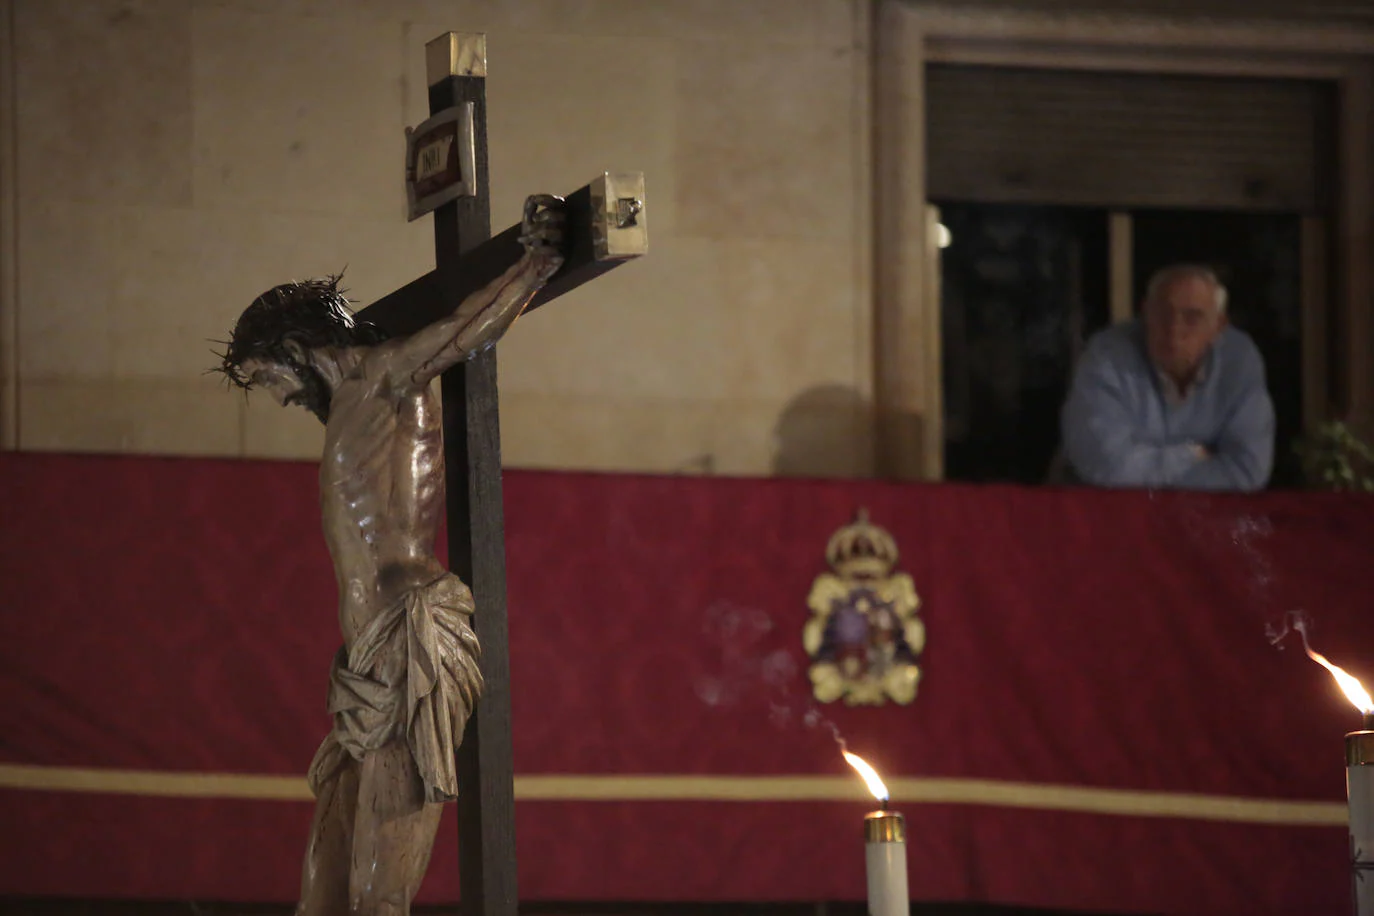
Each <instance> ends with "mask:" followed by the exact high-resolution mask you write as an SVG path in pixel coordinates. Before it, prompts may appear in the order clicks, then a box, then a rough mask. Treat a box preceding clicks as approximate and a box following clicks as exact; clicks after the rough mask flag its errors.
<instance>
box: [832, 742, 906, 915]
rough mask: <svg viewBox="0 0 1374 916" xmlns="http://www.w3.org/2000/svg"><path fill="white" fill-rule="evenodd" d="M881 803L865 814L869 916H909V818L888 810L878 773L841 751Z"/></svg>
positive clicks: (865, 853)
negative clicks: (907, 852)
mask: <svg viewBox="0 0 1374 916" xmlns="http://www.w3.org/2000/svg"><path fill="white" fill-rule="evenodd" d="M842 753H843V754H844V759H845V760H847V761H848V762H849V765H850V766H852V767H853V768H854V769H855V770H858V772H859V775H860V776H862V777H863V778H864V782H865V783H867V784H868V791H870V792H872V793H873V797H874V798H876V799H877V800H878V801H879V803H880V804H881V806H882V807H881V808H880V809H879V810H877V811H870V812H869V813H868V814H865V815H864V859H865V861H866V863H867V867H868V913H869V916H910V914H911V898H910V895H909V894H908V893H907V884H906V819H905V818H903V817H902V815H901V814H899V813H898V812H896V811H889V810H887V804H888V798H889V796H888V792H887V786H885V785H884V784H883V781H882V779H880V778H879V776H878V774H877V772H876V771H875V770H874V769H873V767H871V766H869V765H868V762H867V761H865V760H864V759H863V758H862V757H859V756H857V755H855V754H851V753H849V751H842Z"/></svg>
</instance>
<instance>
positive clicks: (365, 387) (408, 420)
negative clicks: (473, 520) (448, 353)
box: [320, 360, 444, 646]
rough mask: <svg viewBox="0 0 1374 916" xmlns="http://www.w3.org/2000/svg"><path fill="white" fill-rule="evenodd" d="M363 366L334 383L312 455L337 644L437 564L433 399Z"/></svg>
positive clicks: (439, 448)
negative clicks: (320, 448) (334, 585)
mask: <svg viewBox="0 0 1374 916" xmlns="http://www.w3.org/2000/svg"><path fill="white" fill-rule="evenodd" d="M368 368H369V367H368V361H367V360H364V361H363V363H362V365H361V366H359V367H358V369H356V370H355V371H354V372H353V373H352V374H350V375H349V376H348V377H347V378H345V379H344V381H343V382H342V383H341V384H340V385H339V386H338V387H337V389H336V390H335V391H334V394H333V400H332V403H331V406H330V412H329V422H328V423H327V424H326V425H325V447H324V457H323V460H322V461H321V463H320V503H321V509H322V514H323V519H324V534H325V540H326V542H327V543H328V545H329V552H330V555H331V556H332V557H333V559H334V568H335V570H336V574H337V577H338V585H339V626H340V628H341V629H342V630H343V637H344V644H345V645H346V646H352V644H353V641H354V639H355V638H356V636H357V634H358V633H359V632H360V631H361V630H362V628H363V627H365V626H367V624H368V622H369V621H370V620H371V619H372V618H373V617H375V616H376V615H377V614H378V613H380V612H381V611H383V610H385V609H386V608H388V607H390V606H391V605H392V604H393V603H394V602H395V601H397V600H398V599H400V598H401V597H402V596H403V595H404V594H405V593H406V592H407V591H409V590H411V589H413V588H416V587H418V586H420V585H423V584H425V583H427V582H429V581H431V580H433V579H434V578H435V577H436V576H438V575H440V574H441V573H442V572H443V566H442V565H441V564H440V563H439V561H438V559H437V558H436V557H435V556H434V541H435V537H436V535H437V533H438V527H439V520H440V518H441V514H442V512H443V510H444V448H443V427H442V416H441V411H440V408H439V403H438V399H437V398H435V397H434V395H433V394H432V393H431V392H430V390H429V389H428V388H427V387H425V388H420V389H418V390H411V391H408V392H403V393H397V392H395V391H393V390H391V389H390V386H389V384H388V383H387V382H386V381H385V380H384V376H383V375H382V373H372V372H369V371H368ZM374 374H375V375H376V376H379V377H372V376H373V375H374Z"/></svg>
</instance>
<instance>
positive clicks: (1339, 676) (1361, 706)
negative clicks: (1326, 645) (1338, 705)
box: [1303, 646, 1374, 715]
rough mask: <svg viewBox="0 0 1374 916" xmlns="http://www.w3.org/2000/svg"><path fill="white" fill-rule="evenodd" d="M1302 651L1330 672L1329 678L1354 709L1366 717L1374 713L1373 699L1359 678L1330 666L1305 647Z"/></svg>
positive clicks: (1322, 656) (1316, 653)
mask: <svg viewBox="0 0 1374 916" xmlns="http://www.w3.org/2000/svg"><path fill="white" fill-rule="evenodd" d="M1303 649H1304V650H1306V652H1307V657H1308V658H1310V659H1312V661H1314V662H1316V663H1317V664H1319V665H1321V666H1322V667H1323V668H1325V669H1326V670H1327V671H1330V672H1331V676H1332V677H1333V678H1335V679H1336V683H1337V684H1338V685H1339V686H1340V688H1341V692H1342V693H1344V694H1345V698H1346V699H1347V700H1349V701H1350V702H1351V703H1352V704H1353V705H1354V707H1355V708H1356V709H1358V710H1359V711H1360V712H1362V713H1364V714H1366V715H1368V714H1370V713H1374V698H1371V697H1370V696H1369V691H1368V690H1365V689H1364V685H1363V684H1361V683H1360V681H1359V678H1357V677H1355V676H1354V675H1352V674H1350V673H1349V672H1347V671H1346V670H1345V669H1344V668H1342V667H1340V666H1339V665H1333V664H1331V663H1330V662H1329V661H1327V660H1326V657H1325V656H1324V655H1322V654H1321V653H1320V652H1313V651H1312V650H1311V649H1309V648H1308V647H1307V646H1303Z"/></svg>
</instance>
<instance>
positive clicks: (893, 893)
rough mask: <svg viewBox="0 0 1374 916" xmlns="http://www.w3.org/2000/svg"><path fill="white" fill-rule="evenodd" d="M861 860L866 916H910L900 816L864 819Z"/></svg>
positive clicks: (879, 814)
mask: <svg viewBox="0 0 1374 916" xmlns="http://www.w3.org/2000/svg"><path fill="white" fill-rule="evenodd" d="M1370 769H1372V770H1374V767H1371V768H1370ZM864 859H865V861H866V863H867V865H868V914H869V916H911V898H910V895H909V894H908V893H907V885H906V820H905V819H904V818H903V817H902V816H901V815H900V814H898V813H897V812H895V811H888V810H886V809H884V810H882V811H871V812H869V813H868V814H866V815H864Z"/></svg>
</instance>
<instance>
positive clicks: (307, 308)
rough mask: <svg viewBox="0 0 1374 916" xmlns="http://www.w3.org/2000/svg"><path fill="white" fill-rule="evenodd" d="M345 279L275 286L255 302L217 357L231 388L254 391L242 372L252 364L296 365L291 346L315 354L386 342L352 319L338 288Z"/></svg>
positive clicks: (371, 327)
mask: <svg viewBox="0 0 1374 916" xmlns="http://www.w3.org/2000/svg"><path fill="white" fill-rule="evenodd" d="M342 277H343V274H341V273H340V274H336V275H333V276H329V277H325V278H323V279H317V280H301V281H295V282H291V283H283V284H281V285H280V286H274V287H273V288H272V289H270V290H268V291H267V292H265V293H263V294H262V295H261V296H259V297H258V298H256V299H254V300H253V304H252V305H250V306H248V308H246V309H244V311H243V314H242V315H240V316H239V320H238V323H237V324H235V325H234V330H233V333H231V334H230V335H229V340H228V341H220V343H221V344H224V346H225V349H224V351H223V352H222V353H216V354H215V355H216V356H218V357H219V358H220V365H219V366H218V367H216V370H215V371H218V372H221V373H223V374H224V376H225V377H226V378H227V379H228V380H229V381H230V383H231V384H234V385H237V386H238V387H240V388H243V389H248V388H251V387H252V382H251V380H250V379H249V378H248V377H247V376H245V375H244V374H243V373H242V372H241V371H240V369H239V367H240V366H242V365H243V364H244V363H245V362H246V361H248V360H249V359H254V358H256V359H264V360H270V361H273V362H281V363H287V364H290V363H291V362H293V360H292V358H291V351H290V350H288V349H287V347H286V343H287V341H294V342H295V343H296V344H297V345H299V346H300V347H301V348H303V349H306V350H311V349H314V348H316V347H326V346H354V345H359V344H373V343H378V342H380V341H381V340H383V339H385V334H383V333H382V331H381V329H380V328H378V327H377V326H376V325H374V324H371V323H370V322H366V321H359V320H358V319H357V318H356V316H355V315H354V314H353V310H352V308H351V307H350V305H349V299H348V298H347V297H346V296H345V295H344V292H345V290H342V289H340V288H339V280H340V279H342Z"/></svg>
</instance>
